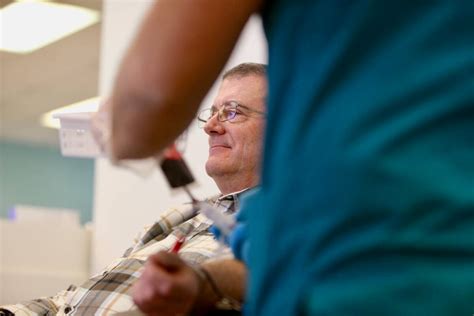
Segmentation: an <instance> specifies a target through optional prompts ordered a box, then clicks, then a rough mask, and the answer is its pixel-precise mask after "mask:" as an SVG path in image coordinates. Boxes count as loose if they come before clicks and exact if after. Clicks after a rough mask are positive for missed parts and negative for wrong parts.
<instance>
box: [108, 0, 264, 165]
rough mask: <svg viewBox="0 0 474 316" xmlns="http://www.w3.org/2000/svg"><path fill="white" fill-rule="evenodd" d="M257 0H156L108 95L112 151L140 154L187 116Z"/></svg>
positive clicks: (177, 129) (152, 149) (175, 131)
mask: <svg viewBox="0 0 474 316" xmlns="http://www.w3.org/2000/svg"><path fill="white" fill-rule="evenodd" d="M259 2H260V0H245V1H244V0H227V1H222V0H196V1H187V0H160V1H157V2H156V3H155V4H154V5H153V6H152V8H151V10H150V11H149V13H148V14H147V16H146V18H145V20H144V22H143V24H142V26H141V28H140V30H139V32H138V34H137V36H136V38H135V40H134V42H133V43H132V45H131V46H130V48H129V50H128V52H127V54H126V56H125V58H124V60H123V63H122V65H121V67H120V70H119V73H118V77H117V79H116V82H115V86H114V90H113V94H112V136H111V137H112V153H113V156H114V158H116V159H126V158H145V157H148V156H152V155H154V154H156V153H157V152H158V151H160V150H162V149H163V148H164V147H165V146H166V145H167V144H169V143H170V142H172V141H173V139H174V138H175V137H176V136H178V135H179V134H180V133H181V132H182V131H183V130H184V129H185V128H186V126H187V125H188V124H189V123H190V121H191V120H192V119H193V117H194V115H195V112H196V111H197V108H198V107H199V104H200V102H201V101H202V99H203V98H204V96H205V95H206V93H207V91H208V90H209V88H210V87H211V85H212V83H213V82H214V81H215V79H216V77H217V76H218V74H219V72H220V71H221V69H222V67H223V66H224V65H225V62H226V61H227V59H228V57H229V55H230V53H231V52H232V49H233V47H234V45H235V42H236V41H237V39H238V36H239V34H240V32H241V30H242V28H243V27H244V25H245V23H246V21H247V20H248V18H249V17H250V15H251V14H252V13H253V12H255V11H256V10H257V9H258V7H259Z"/></svg>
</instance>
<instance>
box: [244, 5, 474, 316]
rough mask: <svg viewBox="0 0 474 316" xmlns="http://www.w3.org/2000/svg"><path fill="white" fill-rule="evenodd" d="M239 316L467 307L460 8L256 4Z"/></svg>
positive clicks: (471, 49) (470, 156)
mask: <svg viewBox="0 0 474 316" xmlns="http://www.w3.org/2000/svg"><path fill="white" fill-rule="evenodd" d="M263 20H264V27H265V31H266V35H267V38H268V45H269V70H268V71H269V89H270V95H269V100H268V113H269V114H268V121H267V129H266V135H268V136H269V137H267V139H266V143H265V155H264V157H265V158H264V168H263V177H262V185H261V191H260V193H257V194H255V195H254V196H252V198H251V199H249V200H248V201H247V202H246V207H244V211H243V212H244V214H243V215H242V216H244V217H246V218H247V222H248V227H247V232H248V238H249V241H250V247H249V249H250V250H249V253H248V262H247V263H248V265H249V267H250V271H251V276H250V281H251V282H250V285H251V288H250V292H249V295H248V300H249V304H248V306H247V307H248V314H249V315H300V314H301V315H470V314H473V313H474V2H473V1H294V0H292V1H290V0H277V1H267V3H266V7H265V8H264V10H263Z"/></svg>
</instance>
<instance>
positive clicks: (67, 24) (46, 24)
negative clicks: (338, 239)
mask: <svg viewBox="0 0 474 316" xmlns="http://www.w3.org/2000/svg"><path fill="white" fill-rule="evenodd" d="M97 21H99V13H98V12H97V11H94V10H90V9H86V8H82V7H78V6H73V5H69V4H60V3H54V2H49V1H43V0H17V1H15V2H13V3H11V4H9V5H7V6H5V7H4V8H3V9H1V10H0V25H1V29H2V30H1V32H0V49H1V50H5V51H8V52H13V53H21V54H25V53H29V52H32V51H34V50H37V49H39V48H41V47H44V46H46V45H49V44H51V43H53V42H55V41H57V40H60V39H61V38H64V37H66V36H69V35H71V34H72V33H75V32H77V31H79V30H82V29H84V28H86V27H88V26H90V25H92V24H94V23H96V22H97Z"/></svg>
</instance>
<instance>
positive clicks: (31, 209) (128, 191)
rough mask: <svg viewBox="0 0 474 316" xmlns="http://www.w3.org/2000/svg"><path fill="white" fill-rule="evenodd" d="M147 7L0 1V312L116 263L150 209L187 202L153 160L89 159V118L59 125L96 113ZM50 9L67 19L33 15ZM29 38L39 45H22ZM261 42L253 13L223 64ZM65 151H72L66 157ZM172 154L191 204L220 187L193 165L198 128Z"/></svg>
mask: <svg viewBox="0 0 474 316" xmlns="http://www.w3.org/2000/svg"><path fill="white" fill-rule="evenodd" d="M151 2H152V1H147V0H141V1H116V0H103V1H100V0H93V1H91V0H63V1H59V0H58V1H48V2H45V1H44V2H43V1H32V2H30V4H32V5H35V7H34V8H33V9H31V8H28V7H27V6H24V8H20V7H17V8H15V7H14V6H16V5H18V4H25V3H24V2H23V3H22V1H2V2H1V8H0V9H1V10H2V11H3V12H2V15H3V18H4V21H3V22H2V24H1V27H2V35H3V36H4V39H5V40H4V41H3V43H2V47H1V50H0V71H1V104H0V306H1V305H5V304H13V303H16V302H20V301H24V300H28V299H33V298H37V297H44V296H52V295H54V294H56V293H57V292H59V291H61V290H64V289H67V288H68V287H69V286H70V285H71V284H78V283H81V282H83V281H84V280H86V279H88V278H89V277H90V276H91V275H94V274H96V273H98V272H100V271H101V269H103V268H104V267H106V266H107V265H108V264H110V262H112V261H113V260H114V259H115V258H117V257H118V256H120V255H121V254H122V253H123V251H124V249H126V248H127V247H128V246H129V245H130V244H131V243H132V241H133V240H134V238H135V235H136V233H137V232H138V231H140V230H141V229H142V228H143V227H144V226H145V225H147V224H150V223H153V222H154V221H155V220H156V217H157V214H159V212H160V211H162V210H166V209H167V208H169V207H171V206H173V205H176V204H179V203H183V202H185V201H187V199H188V196H187V195H186V193H185V192H184V191H183V190H180V189H172V188H170V186H169V185H168V183H167V182H166V179H165V177H164V176H163V173H162V171H161V170H160V168H159V167H158V165H157V164H156V161H152V162H150V161H138V162H133V163H132V167H129V168H124V167H117V166H114V165H113V164H111V163H110V162H109V160H108V159H107V156H106V155H105V154H103V153H102V154H97V153H93V154H90V153H89V152H88V150H89V149H90V148H87V146H88V144H89V143H88V142H90V141H91V138H90V137H91V134H90V129H89V127H88V125H87V124H88V122H87V120H86V121H84V122H82V123H83V124H84V125H81V126H80V127H77V126H73V127H71V126H69V125H68V124H69V121H68V120H67V118H63V119H60V118H59V117H61V115H62V114H71V113H72V114H77V113H90V112H94V111H97V108H98V106H99V104H100V102H101V98H103V97H104V96H106V95H107V94H108V93H109V92H110V90H111V87H112V83H113V79H114V76H115V74H116V70H117V67H118V65H119V62H120V60H121V58H122V56H123V54H124V51H125V49H126V47H127V45H128V43H129V41H130V39H131V38H132V36H133V34H134V32H135V31H136V28H137V26H138V25H139V22H140V20H141V18H142V16H143V14H144V13H145V11H146V10H147V8H148V6H149V5H150V3H151ZM42 5H44V6H45V8H44V10H43V9H42V8H41V6H42ZM54 5H57V7H54ZM49 7H51V8H49ZM49 9H51V10H52V11H54V10H63V9H64V10H65V11H64V12H65V13H64V14H66V12H67V13H68V14H69V13H70V14H72V16H71V17H68V18H62V19H55V18H54V16H57V14H56V15H53V16H42V15H41V14H39V13H41V12H43V11H44V13H47V11H48V10H49ZM21 10H25V12H20V11H21ZM28 10H32V11H28ZM9 11H12V12H14V13H15V14H25V15H23V16H22V15H18V16H19V17H20V18H18V17H17V18H16V20H17V21H18V20H19V19H21V20H22V21H24V19H28V21H29V22H28V23H27V26H28V27H29V28H30V29H27V30H26V29H25V27H24V25H16V26H15V23H14V22H15V18H11V19H9V20H8V19H7V12H9ZM76 13H77V14H78V16H77V17H76V16H74V14H76ZM61 14H62V13H61ZM75 22H77V23H75ZM74 24H75V25H74ZM58 31H61V32H58ZM62 31H64V32H66V31H67V33H66V34H64V32H62ZM35 32H37V33H38V34H40V33H41V34H42V35H45V37H46V38H45V42H38V41H31V38H29V37H31V34H36V33H35ZM49 32H51V33H52V34H51V36H50V37H49V38H48V37H47V36H48V34H49ZM59 33H62V34H59ZM11 38H14V39H15V40H11V41H7V39H11ZM9 42H12V46H11V47H7V46H8V45H7V44H8V43H9ZM265 45H266V44H265V40H264V35H263V31H262V27H261V21H260V18H258V17H252V18H251V19H250V20H249V22H248V25H247V26H246V28H245V30H244V32H243V33H242V36H241V38H240V40H239V42H238V44H237V46H236V47H235V50H234V52H233V54H232V56H231V58H230V60H229V62H228V64H227V66H226V68H229V67H232V66H234V65H237V64H238V63H241V62H244V61H252V62H261V63H265V62H266V59H267V56H266V47H265ZM216 89H217V88H216V84H215V85H214V87H213V88H212V89H211V91H210V92H209V94H208V95H207V96H206V98H205V99H204V101H203V103H202V104H203V105H204V104H210V102H211V100H212V98H213V97H214V95H215V94H216ZM66 117H67V115H66ZM71 124H72V123H71ZM71 131H72V132H71ZM61 133H63V135H62V136H61V135H60V134H61ZM71 133H73V134H74V135H72V134H71ZM79 134H80V135H79ZM60 137H63V138H62V139H61V138H60ZM67 137H72V142H71V141H70V142H69V143H68V141H69V138H67ZM74 137H76V138H74ZM88 137H89V138H88ZM61 142H63V144H62V145H63V146H61ZM74 142H76V143H74ZM68 144H69V146H73V147H74V146H76V148H72V153H71V152H70V150H71V148H68V147H67V145H68ZM71 144H72V145H71ZM89 145H90V144H89ZM179 148H180V150H181V153H182V154H183V157H184V160H185V161H186V163H187V165H188V167H189V169H190V170H191V173H192V175H193V176H194V179H195V181H194V182H193V183H192V184H191V185H189V190H191V191H192V193H193V194H194V195H195V196H196V197H198V198H202V197H206V196H209V195H212V194H215V193H216V192H218V191H217V188H216V186H215V184H214V182H213V181H212V180H211V179H210V178H209V177H207V175H206V173H205V171H204V170H203V168H202V166H203V164H204V163H205V161H206V158H207V151H208V149H207V137H206V135H205V134H204V133H203V132H202V130H201V129H199V128H198V127H197V124H195V123H192V124H191V126H189V128H188V129H187V130H186V132H185V133H184V134H183V135H181V136H180V139H179ZM68 150H69V151H68ZM74 150H76V151H74ZM137 170H138V171H137Z"/></svg>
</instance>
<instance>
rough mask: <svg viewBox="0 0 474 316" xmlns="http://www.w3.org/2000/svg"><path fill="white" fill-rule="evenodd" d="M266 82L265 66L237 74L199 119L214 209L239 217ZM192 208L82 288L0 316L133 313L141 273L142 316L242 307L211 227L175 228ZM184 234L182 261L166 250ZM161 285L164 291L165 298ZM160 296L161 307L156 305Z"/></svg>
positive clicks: (255, 174)
mask: <svg viewBox="0 0 474 316" xmlns="http://www.w3.org/2000/svg"><path fill="white" fill-rule="evenodd" d="M265 77H266V67H265V66H264V65H261V64H253V63H245V64H241V65H238V66H236V67H234V68H232V69H231V70H229V71H227V72H226V73H225V74H224V77H223V82H222V84H221V87H220V90H219V93H218V95H217V97H216V99H215V101H214V104H213V105H212V107H211V108H209V109H205V110H203V111H202V112H201V113H200V114H199V117H198V120H199V121H200V123H201V125H202V127H203V128H204V131H205V132H206V133H207V134H208V135H209V158H208V161H207V162H206V171H207V173H208V175H209V176H210V177H212V178H213V180H214V181H215V182H216V184H217V186H218V188H219V190H220V191H221V194H220V195H219V196H218V197H216V198H213V199H210V201H211V202H212V203H213V204H214V206H215V207H217V208H219V209H220V210H222V212H224V213H229V214H232V213H234V212H235V211H236V210H238V209H239V202H240V197H241V195H242V194H243V193H244V192H246V191H248V190H249V189H250V188H253V187H255V186H256V185H257V184H258V182H259V165H260V152H261V143H262V131H263V125H264V109H265V97H266V93H267V84H266V78H265ZM190 207H192V206H191V205H183V206H181V207H179V208H174V209H171V210H168V211H167V212H164V213H163V214H162V215H160V217H159V219H158V221H157V223H155V224H154V225H155V226H156V225H160V226H161V227H164V229H163V232H162V233H161V234H158V235H157V236H154V238H153V239H152V240H150V241H148V242H144V240H143V239H147V238H143V237H144V236H145V235H146V233H147V231H148V230H149V229H150V228H151V226H150V227H146V228H145V229H144V231H143V232H142V233H141V234H140V235H139V236H138V237H137V239H136V240H135V243H134V245H133V246H132V247H130V248H129V249H127V250H126V251H125V253H124V255H123V256H122V257H120V258H118V259H116V260H115V261H114V262H112V264H110V265H109V266H108V267H107V268H105V269H104V270H103V271H102V272H101V273H99V274H97V275H95V276H93V277H91V278H90V279H89V280H87V281H86V282H85V283H84V284H82V285H81V286H78V287H76V286H70V287H69V288H68V289H67V290H65V291H62V292H60V293H58V294H57V295H56V296H54V297H47V298H40V299H35V300H31V301H27V302H22V303H19V304H15V305H7V306H2V307H0V315H12V314H13V315H17V316H22V315H25V316H33V315H113V314H117V313H122V312H127V311H136V310H137V306H136V305H135V304H134V302H133V299H132V286H133V285H134V283H135V281H136V280H137V279H138V278H139V277H140V275H141V274H142V273H143V271H144V270H145V273H144V275H143V277H142V280H141V282H140V283H139V285H138V286H137V287H136V288H135V294H138V297H142V298H143V299H142V300H141V301H139V302H137V303H139V305H140V308H141V309H142V310H144V311H145V312H148V310H150V313H151V311H152V310H155V311H156V309H157V308H158V309H159V310H162V311H163V313H162V314H163V315H168V314H169V315H175V314H178V313H189V312H192V311H194V313H199V312H202V311H203V310H209V309H212V308H214V307H215V303H217V302H218V301H220V300H221V299H222V298H223V297H225V298H226V300H227V301H228V299H231V300H233V301H242V298H243V296H244V289H245V277H246V270H245V267H244V266H243V264H242V263H241V262H240V261H237V260H235V259H233V256H232V253H231V251H230V250H229V249H228V248H226V247H223V246H221V245H220V244H219V243H218V242H217V241H216V240H215V239H214V237H213V235H212V234H211V233H210V232H209V231H208V229H209V227H210V226H211V224H212V223H211V222H210V221H209V220H208V219H206V218H205V217H204V216H202V215H200V214H199V215H197V216H195V217H194V218H192V219H190V220H188V221H186V222H184V223H181V224H179V225H177V226H174V227H170V225H169V223H170V219H171V218H176V217H177V215H179V214H182V213H186V212H187V211H188V210H189V208H190ZM182 233H186V234H187V235H188V240H187V241H186V243H185V244H184V245H183V246H182V248H181V249H180V252H179V257H178V256H177V255H176V254H171V253H169V250H170V249H171V248H172V247H173V245H174V244H175V242H176V240H177V239H178V238H179V236H180V235H181V234H182ZM147 260H148V261H147ZM203 272H204V275H203ZM157 273H158V276H157ZM163 276H165V279H163ZM163 280H164V281H163ZM154 281H157V282H158V283H156V282H154ZM180 281H182V282H181V283H180ZM209 282H211V283H212V284H210V283H209ZM160 284H165V285H166V288H165V289H164V292H162V290H163V289H162V288H160ZM162 287H163V286H162ZM216 287H217V288H216ZM144 293H145V295H143V294H144ZM147 293H148V294H149V295H148V294H147ZM147 295H148V296H147ZM157 295H158V296H160V295H161V298H162V299H163V301H157V300H156V297H157ZM135 296H137V295H135ZM231 305H232V304H231ZM159 310H158V313H160V312H159ZM154 315H158V314H157V313H155V314H154Z"/></svg>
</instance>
